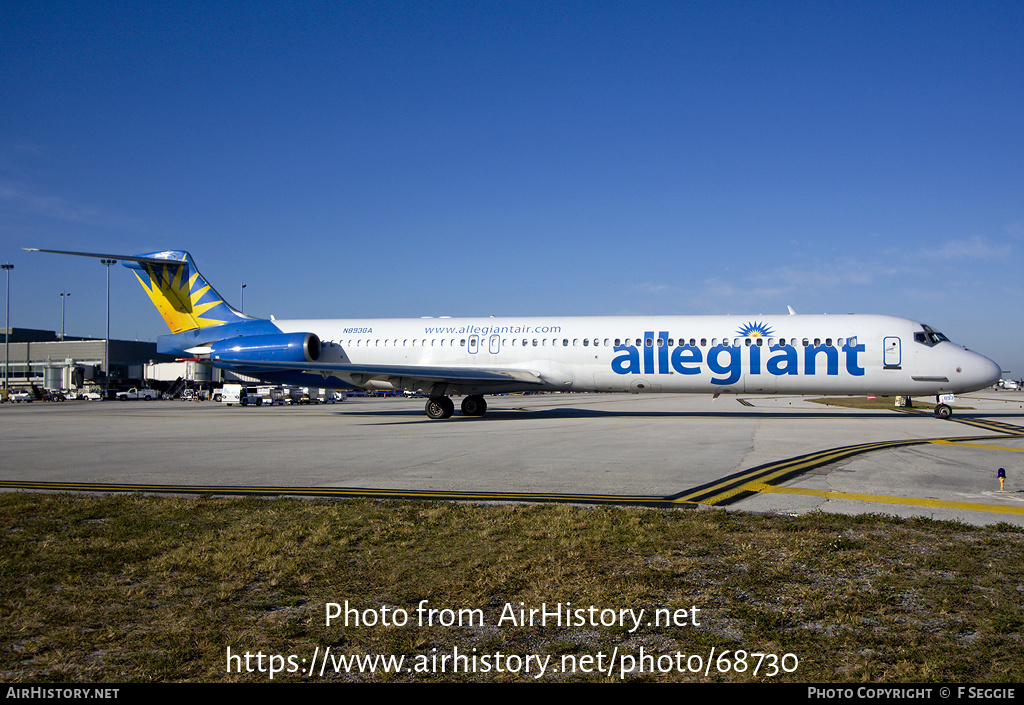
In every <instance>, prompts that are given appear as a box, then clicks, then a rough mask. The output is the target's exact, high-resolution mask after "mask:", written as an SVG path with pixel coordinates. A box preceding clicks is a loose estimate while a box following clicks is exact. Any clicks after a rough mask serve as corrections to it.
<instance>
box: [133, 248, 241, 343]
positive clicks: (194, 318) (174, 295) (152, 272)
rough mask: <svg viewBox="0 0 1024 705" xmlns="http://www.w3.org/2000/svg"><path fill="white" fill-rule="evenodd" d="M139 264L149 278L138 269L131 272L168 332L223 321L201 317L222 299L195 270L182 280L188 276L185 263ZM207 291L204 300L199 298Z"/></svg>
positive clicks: (178, 331)
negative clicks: (168, 329) (159, 315)
mask: <svg viewBox="0 0 1024 705" xmlns="http://www.w3.org/2000/svg"><path fill="white" fill-rule="evenodd" d="M143 266H144V267H145V271H146V273H147V274H148V275H149V282H148V283H147V282H146V281H145V280H144V279H143V278H142V277H141V276H139V275H138V273H136V274H135V276H136V277H138V279H139V283H140V284H142V287H143V288H144V289H145V290H146V293H147V294H149V298H150V299H152V301H153V303H154V304H156V307H157V309H159V311H160V314H161V315H162V316H163V317H164V320H165V321H166V322H167V327H168V328H170V329H171V332H172V333H180V332H181V331H185V330H195V329H196V328H205V327H206V326H215V325H218V324H220V323H224V321H222V320H216V319H212V318H203V314H205V313H206V312H207V311H209V310H210V309H212V308H215V307H217V306H220V305H222V304H224V301H223V300H222V299H221V298H220V297H219V296H217V293H216V292H215V291H213V289H211V288H210V285H209V284H207V283H206V282H205V281H203V280H202V278H201V277H200V276H199V272H195V273H194V274H192V276H191V277H189V278H188V280H187V281H182V279H183V278H184V276H188V268H187V266H181V265H177V266H173V265H172V266H168V265H163V266H155V265H150V264H146V265H143ZM183 275H184V276H183ZM207 294H209V296H207V300H206V301H202V299H203V297H204V296H206V295H207Z"/></svg>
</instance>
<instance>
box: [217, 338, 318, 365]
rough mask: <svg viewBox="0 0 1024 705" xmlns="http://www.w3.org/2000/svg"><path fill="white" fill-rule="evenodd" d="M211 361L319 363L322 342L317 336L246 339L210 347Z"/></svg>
mask: <svg viewBox="0 0 1024 705" xmlns="http://www.w3.org/2000/svg"><path fill="white" fill-rule="evenodd" d="M209 348H210V360H211V361H216V360H245V361H246V362H250V363H254V364H258V363H259V362H260V361H266V362H296V363H301V362H316V361H317V360H319V359H320V338H318V337H316V334H314V333H275V334H273V335H243V336H239V337H237V338H228V339H226V340H218V341H217V342H215V343H210V345H209Z"/></svg>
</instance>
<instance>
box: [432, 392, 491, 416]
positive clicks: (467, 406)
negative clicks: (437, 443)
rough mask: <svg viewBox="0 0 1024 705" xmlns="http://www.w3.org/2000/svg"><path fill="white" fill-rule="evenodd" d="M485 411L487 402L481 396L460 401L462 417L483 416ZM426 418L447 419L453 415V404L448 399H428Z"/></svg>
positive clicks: (477, 395)
mask: <svg viewBox="0 0 1024 705" xmlns="http://www.w3.org/2000/svg"><path fill="white" fill-rule="evenodd" d="M485 411H487V402H486V401H485V400H484V398H483V395H480V394H474V395H473V396H469V397H466V398H465V399H463V400H462V415H463V416H483V415H484V412H485ZM426 412H427V418H430V419H434V420H437V419H447V418H451V415H452V414H453V413H455V402H453V401H452V400H451V399H450V398H449V397H430V399H428V400H427V406H426Z"/></svg>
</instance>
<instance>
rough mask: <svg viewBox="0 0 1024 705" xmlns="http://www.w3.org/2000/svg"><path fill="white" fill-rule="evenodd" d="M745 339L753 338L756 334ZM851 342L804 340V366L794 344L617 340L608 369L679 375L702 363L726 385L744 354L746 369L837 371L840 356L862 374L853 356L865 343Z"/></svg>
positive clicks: (650, 334) (664, 335) (735, 377)
mask: <svg viewBox="0 0 1024 705" xmlns="http://www.w3.org/2000/svg"><path fill="white" fill-rule="evenodd" d="M657 337H658V338H660V339H661V340H662V341H665V340H668V339H669V334H668V331H661V332H659V333H658V335H657ZM644 339H645V340H649V341H652V342H653V340H654V339H655V335H654V331H647V332H645V333H644ZM748 340H749V341H751V342H753V341H755V340H756V338H750V339H748ZM855 342H856V339H851V340H850V341H849V342H847V343H846V345H844V346H843V347H842V348H837V347H835V346H833V345H806V346H802V347H803V349H804V354H803V369H801V368H800V365H799V361H800V355H799V353H798V349H797V348H796V347H795V346H793V345H769V346H761V345H756V344H749V345H745V346H739V345H721V344H720V345H715V346H714V347H711V348H708V349H707V356H706V357H705V355H704V349H702V348H699V347H696V346H692V345H680V346H678V347H672V348H669V347H668V346H666V345H664V344H662V345H658V346H654V345H647V346H643V347H641V348H638V347H637V346H635V345H616V346H615V353H616V356H615V358H614V359H612V371H613V372H615V373H616V374H620V375H640V374H644V375H655V374H658V375H664V374H671V373H673V372H675V373H678V374H681V375H698V374H700V373H701V372H702V371H703V365H707V369H708V370H710V371H711V373H712V374H713V375H718V376H716V377H712V379H711V383H712V384H721V385H727V384H735V383H736V382H737V381H739V378H740V375H742V374H743V358H744V357H746V358H747V370H746V372H747V374H750V375H760V374H769V375H777V376H782V375H801V374H803V375H814V374H818V373H819V366H823V367H824V372H825V374H826V375H838V374H839V363H840V357H843V362H844V363H845V365H846V372H847V374H849V375H852V376H854V377H860V376H862V375H863V374H864V368H863V367H862V366H861V364H860V361H859V360H858V359H857V356H858V355H859V354H860V353H862V352H864V346H863V345H856V344H852V343H855ZM766 347H767V351H766V350H765V348H766ZM744 350H746V351H747V354H746V355H744V354H743V351H744Z"/></svg>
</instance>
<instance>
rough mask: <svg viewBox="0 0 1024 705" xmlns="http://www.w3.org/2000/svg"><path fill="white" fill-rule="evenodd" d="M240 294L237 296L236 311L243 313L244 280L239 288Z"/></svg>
mask: <svg viewBox="0 0 1024 705" xmlns="http://www.w3.org/2000/svg"><path fill="white" fill-rule="evenodd" d="M239 293H240V294H241V296H240V297H239V304H238V311H239V313H245V282H242V288H241V289H239Z"/></svg>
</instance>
